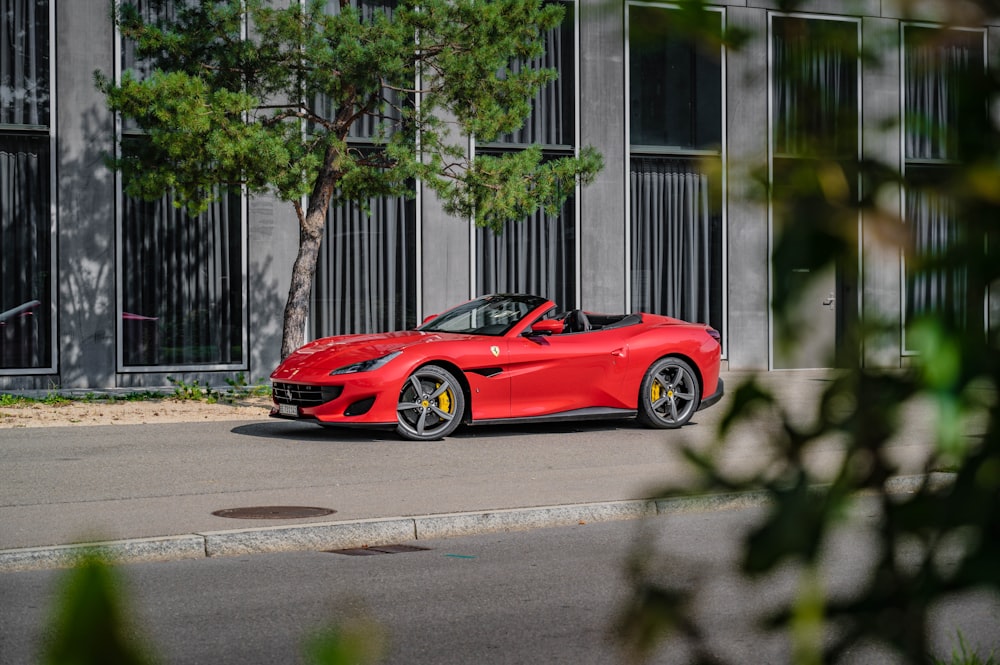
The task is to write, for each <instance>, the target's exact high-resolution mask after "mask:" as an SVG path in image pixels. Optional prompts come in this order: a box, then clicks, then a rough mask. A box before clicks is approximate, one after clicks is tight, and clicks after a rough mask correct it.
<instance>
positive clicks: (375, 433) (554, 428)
mask: <svg viewBox="0 0 1000 665" xmlns="http://www.w3.org/2000/svg"><path fill="white" fill-rule="evenodd" d="M637 429H638V430H643V429H645V428H644V427H643V426H642V425H640V424H639V423H637V422H636V421H635V420H606V421H605V420H588V421H584V422H579V421H577V422H571V421H566V422H551V423H521V424H506V425H504V424H500V425H477V426H469V425H463V426H461V427H459V428H458V430H457V431H456V432H455V433H454V434H452V435H451V436H449V437H447V439H454V440H462V439H494V438H505V437H512V436H534V435H537V436H564V435H567V434H578V433H581V432H615V431H621V430H637ZM231 431H232V433H233V434H239V435H241V436H255V437H261V438H265V439H283V440H295V441H317V442H319V441H336V442H343V443H348V442H358V443H374V442H396V443H411V444H420V443H434V442H433V441H428V442H421V441H408V440H406V439H403V438H402V437H400V436H399V435H397V434H396V432H395V431H393V430H392V429H370V428H358V427H337V426H333V427H322V426H319V425H318V424H317V423H315V422H312V421H294V420H277V419H272V420H269V421H265V422H254V423H249V424H244V425H239V426H238V427H234V428H233V429H232V430H231Z"/></svg>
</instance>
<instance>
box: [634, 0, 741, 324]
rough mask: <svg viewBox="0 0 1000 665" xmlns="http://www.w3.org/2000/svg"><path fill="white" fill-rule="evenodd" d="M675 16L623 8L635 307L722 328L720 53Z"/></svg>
mask: <svg viewBox="0 0 1000 665" xmlns="http://www.w3.org/2000/svg"><path fill="white" fill-rule="evenodd" d="M677 12H678V10H676V9H672V8H668V7H658V6H651V5H635V4H633V5H629V13H628V17H629V18H628V27H629V136H630V139H629V140H630V150H631V159H630V174H629V186H630V191H629V200H630V224H631V227H630V237H631V243H630V247H629V253H630V257H631V258H630V280H631V283H630V284H631V293H632V302H631V306H632V309H634V310H641V311H646V312H652V313H656V314H666V315H668V316H674V317H678V318H681V319H686V320H690V321H702V322H706V323H709V324H711V325H712V326H714V327H716V328H717V329H719V330H722V329H723V328H722V326H723V321H722V317H723V313H722V309H723V307H722V303H723V297H722V280H723V250H722V247H723V234H722V201H721V190H722V187H721V182H719V181H718V180H719V179H720V178H721V176H722V51H721V49H720V48H717V47H716V48H707V47H706V46H705V45H704V44H703V43H702V42H700V41H697V40H696V39H694V38H692V37H691V36H689V35H686V34H684V32H683V30H682V29H681V28H679V27H678V24H677V21H676V18H677V16H678V14H677ZM710 16H713V17H714V19H713V20H717V21H718V24H717V25H718V31H719V32H720V33H721V29H722V14H721V12H718V13H713V14H710Z"/></svg>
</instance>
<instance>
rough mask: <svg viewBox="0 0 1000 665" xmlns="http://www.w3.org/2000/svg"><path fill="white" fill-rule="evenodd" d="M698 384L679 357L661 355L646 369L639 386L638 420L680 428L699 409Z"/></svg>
mask: <svg viewBox="0 0 1000 665" xmlns="http://www.w3.org/2000/svg"><path fill="white" fill-rule="evenodd" d="M700 403H701V386H700V384H699V383H698V378H697V376H696V375H695V373H694V370H693V369H691V366H690V365H689V364H688V363H687V362H685V361H684V360H681V359H680V358H673V357H669V358H661V359H660V360H657V361H656V362H655V363H653V364H652V365H651V366H650V367H649V369H648V370H647V371H646V376H645V377H643V379H642V385H641V387H640V388H639V420H640V421H642V422H643V424H645V425H647V426H649V427H655V428H658V429H673V428H676V427H681V426H683V425H685V424H687V422H688V421H689V420H691V416H693V415H694V412H695V411H697V410H698V405H699V404H700Z"/></svg>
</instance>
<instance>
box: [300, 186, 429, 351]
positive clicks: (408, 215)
mask: <svg viewBox="0 0 1000 665" xmlns="http://www.w3.org/2000/svg"><path fill="white" fill-rule="evenodd" d="M416 246H417V244H416V206H415V204H414V202H413V201H412V200H411V199H406V198H403V197H381V198H373V199H370V200H369V201H368V211H365V210H364V209H363V208H362V206H360V205H358V204H356V203H344V204H341V205H339V206H337V205H331V206H330V211H329V213H328V214H327V221H326V229H325V231H324V236H323V244H322V247H321V248H320V257H319V265H318V267H317V271H316V281H315V283H314V285H313V305H312V329H313V336H314V337H315V338H318V337H325V336H328V335H340V334H348V333H370V332H384V331H390V330H403V329H407V328H412V327H414V326H415V325H416V312H417V308H416V299H417V288H416ZM446 278H447V277H442V279H446Z"/></svg>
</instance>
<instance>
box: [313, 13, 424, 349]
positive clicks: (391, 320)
mask: <svg viewBox="0 0 1000 665" xmlns="http://www.w3.org/2000/svg"><path fill="white" fill-rule="evenodd" d="M351 6H353V7H355V8H357V9H358V11H359V16H360V19H361V20H362V21H370V20H373V19H374V17H375V16H376V14H378V13H382V14H385V15H389V16H391V14H392V12H393V10H394V8H395V6H396V2H395V0H361V1H360V2H359V1H358V0H352V2H351ZM327 11H328V12H330V13H337V12H339V11H340V3H339V2H334V1H331V2H328V4H327ZM415 78H416V73H415V72H414V80H415ZM376 96H377V97H378V99H377V100H374V101H375V103H373V104H372V105H371V106H370V107H369V108H368V110H367V112H366V113H365V114H364V115H363V116H362V117H361V118H359V120H358V121H356V122H355V123H354V124H353V125H352V126H351V130H350V134H349V138H348V141H349V143H350V145H351V149H352V150H353V151H355V153H356V154H359V155H365V154H368V155H372V156H373V158H377V155H378V146H377V143H378V141H380V140H381V137H382V136H384V135H387V134H391V133H392V132H395V131H399V129H400V127H399V122H400V121H401V120H402V119H403V115H402V113H401V112H400V109H401V108H403V107H404V106H405V105H409V104H412V103H413V96H412V94H408V93H404V92H401V91H399V90H395V89H392V88H391V87H383V88H382V89H381V90H380V92H379V93H378V94H377V95H376ZM369 101H372V100H369ZM316 107H317V108H318V109H321V112H322V113H324V114H326V115H328V116H330V115H332V113H333V103H332V101H331V100H329V99H328V98H326V97H324V96H322V95H319V96H317V99H316ZM374 161H376V160H375V159H373V162H374ZM338 201H339V199H338V197H337V196H336V195H335V196H334V199H333V201H332V203H331V205H330V210H329V211H328V213H327V219H326V226H325V228H324V232H323V242H322V246H321V248H320V255H319V261H318V264H317V269H316V279H315V282H314V284H313V289H312V309H311V312H312V316H311V332H312V336H313V337H314V338H318V337H324V336H328V335H343V334H350V333H369V332H384V331H390V330H403V329H407V328H413V327H415V326H416V324H417V208H416V204H415V203H414V201H413V199H412V197H409V198H408V197H404V196H389V195H383V196H375V197H371V198H369V199H368V200H366V201H364V202H363V204H362V203H361V202H354V201H350V202H341V203H338Z"/></svg>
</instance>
